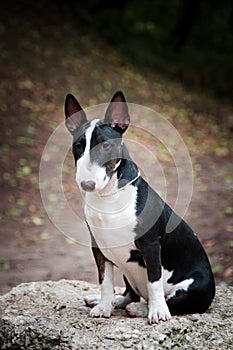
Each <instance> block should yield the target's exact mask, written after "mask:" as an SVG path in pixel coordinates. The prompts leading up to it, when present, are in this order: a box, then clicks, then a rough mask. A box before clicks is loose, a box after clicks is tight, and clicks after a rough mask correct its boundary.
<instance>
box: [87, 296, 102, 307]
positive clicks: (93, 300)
mask: <svg viewBox="0 0 233 350" xmlns="http://www.w3.org/2000/svg"><path fill="white" fill-rule="evenodd" d="M100 299H101V297H100V295H87V296H86V297H85V298H84V301H85V304H86V305H87V306H88V307H94V306H96V305H98V304H99V303H100Z"/></svg>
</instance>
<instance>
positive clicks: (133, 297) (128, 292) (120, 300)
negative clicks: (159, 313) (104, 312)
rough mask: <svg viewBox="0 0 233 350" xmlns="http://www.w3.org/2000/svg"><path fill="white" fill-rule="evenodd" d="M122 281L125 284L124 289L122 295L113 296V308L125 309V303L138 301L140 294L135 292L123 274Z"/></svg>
mask: <svg viewBox="0 0 233 350" xmlns="http://www.w3.org/2000/svg"><path fill="white" fill-rule="evenodd" d="M123 277H124V281H125V285H126V289H125V291H124V293H123V294H122V295H119V296H116V297H115V301H116V304H115V308H116V309H125V307H126V305H128V304H130V303H132V302H139V301H140V296H139V295H138V294H137V293H135V291H134V290H133V288H132V287H131V285H130V284H129V282H128V280H127V278H126V277H125V276H123Z"/></svg>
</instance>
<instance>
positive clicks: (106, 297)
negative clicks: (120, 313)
mask: <svg viewBox="0 0 233 350" xmlns="http://www.w3.org/2000/svg"><path fill="white" fill-rule="evenodd" d="M114 307H115V298H114V289H113V265H112V263H110V262H109V261H106V262H105V272H104V280H103V282H102V284H101V299H100V302H99V303H98V304H97V305H96V306H95V307H94V308H93V309H92V310H91V312H90V315H91V316H92V317H110V316H111V313H112V310H113V309H114Z"/></svg>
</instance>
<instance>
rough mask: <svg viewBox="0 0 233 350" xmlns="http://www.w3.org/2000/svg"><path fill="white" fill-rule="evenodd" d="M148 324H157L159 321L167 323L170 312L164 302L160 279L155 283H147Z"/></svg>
mask: <svg viewBox="0 0 233 350" xmlns="http://www.w3.org/2000/svg"><path fill="white" fill-rule="evenodd" d="M147 289H148V308H149V312H148V322H149V324H152V323H158V322H159V320H162V321H168V320H169V319H170V318H171V314H170V311H169V309H168V306H167V304H166V301H165V297H164V290H163V282H162V278H160V280H158V281H156V282H152V283H151V282H148V283H147Z"/></svg>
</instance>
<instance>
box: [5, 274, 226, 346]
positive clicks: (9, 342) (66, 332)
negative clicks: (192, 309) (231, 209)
mask: <svg viewBox="0 0 233 350" xmlns="http://www.w3.org/2000/svg"><path fill="white" fill-rule="evenodd" d="M117 291H118V292H120V291H121V290H120V289H119V288H118V289H117ZM93 293H98V288H97V287H95V286H94V285H91V284H89V283H87V282H80V281H65V280H61V281H58V282H51V281H49V282H33V283H24V284H21V285H19V286H17V287H15V288H13V289H12V290H11V291H10V292H9V293H7V294H5V295H3V296H0V348H1V349H2V350H4V349H9V350H10V349H17V350H22V349H27V350H40V349H54V350H56V349H57V350H68V349H72V350H76V349H112V350H118V349H137V350H143V349H157V350H159V349H182V350H183V349H188V350H192V349H198V350H205V349H213V350H215V349H218V348H221V349H233V345H232V344H233V343H232V342H233V327H232V315H233V288H232V287H229V288H220V287H218V288H217V294H216V298H215V300H214V302H213V304H212V306H211V308H210V309H209V310H208V311H207V312H206V313H205V314H195V315H187V316H182V317H173V318H172V319H171V321H169V322H165V323H163V322H161V323H160V324H158V325H152V326H150V325H148V324H147V320H146V319H142V318H129V317H127V315H126V313H125V311H124V310H116V311H114V315H113V316H112V317H111V318H110V319H103V318H100V319H98V318H96V319H92V318H91V317H90V316H89V311H90V309H89V308H87V307H86V306H85V305H84V302H83V298H84V296H85V295H87V294H93Z"/></svg>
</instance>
